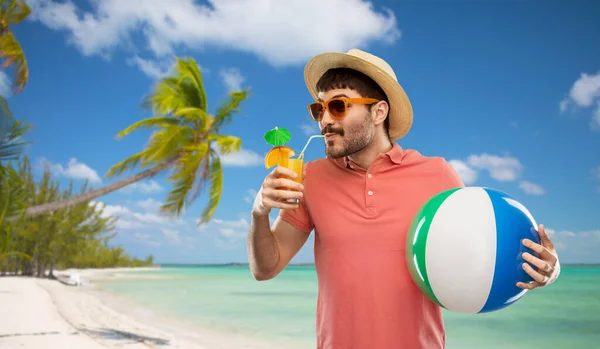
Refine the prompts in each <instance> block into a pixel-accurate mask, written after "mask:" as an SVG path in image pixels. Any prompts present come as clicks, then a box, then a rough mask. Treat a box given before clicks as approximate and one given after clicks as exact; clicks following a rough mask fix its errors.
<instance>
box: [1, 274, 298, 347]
mask: <svg viewBox="0 0 600 349" xmlns="http://www.w3.org/2000/svg"><path fill="white" fill-rule="evenodd" d="M151 270H160V267H158V268H157V267H142V268H108V269H69V270H62V271H56V272H55V275H56V276H59V275H61V276H64V275H66V274H68V273H69V272H71V271H76V272H78V273H79V275H80V276H81V280H82V285H81V286H68V285H65V284H63V283H61V282H60V281H58V280H53V279H39V278H34V277H23V276H3V277H0V307H1V308H2V309H6V311H7V313H12V314H14V316H11V317H10V318H9V317H6V316H5V317H2V319H0V348H17V347H18V348H24V349H41V348H48V347H52V348H55V347H56V348H73V349H79V348H86V349H88V348H89V349H102V348H104V349H106V348H109V349H112V348H115V349H116V348H119V349H141V348H146V349H147V348H155V347H160V348H164V349H170V348H178V349H183V348H189V349H233V348H245V349H259V348H260V349H270V348H281V347H282V346H283V347H286V348H289V343H287V344H285V343H277V342H263V341H260V340H258V339H256V338H252V337H248V336H246V335H242V334H238V333H232V332H222V331H217V330H213V329H209V328H204V327H201V326H199V325H197V324H195V323H193V322H191V321H187V320H185V319H179V318H169V317H167V316H164V315H162V314H156V313H155V312H154V311H153V310H152V309H149V308H147V307H144V306H142V305H140V304H135V302H132V301H131V300H129V299H127V298H125V297H121V296H119V295H116V294H112V293H109V292H107V291H104V290H101V289H98V288H97V287H96V286H95V284H94V283H95V281H97V280H101V279H106V278H109V279H112V278H131V277H132V276H131V275H126V274H127V272H131V271H151ZM121 272H126V273H123V274H121ZM133 277H135V278H138V277H144V278H145V277H150V278H151V277H153V276H152V273H148V274H147V275H143V276H140V275H135V276H133ZM49 342H50V343H51V344H50V343H49Z"/></svg>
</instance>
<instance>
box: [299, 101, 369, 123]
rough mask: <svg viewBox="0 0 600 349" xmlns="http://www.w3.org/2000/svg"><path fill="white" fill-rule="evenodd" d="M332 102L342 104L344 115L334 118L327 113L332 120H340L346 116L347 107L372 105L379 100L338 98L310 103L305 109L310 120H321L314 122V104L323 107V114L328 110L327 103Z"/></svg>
mask: <svg viewBox="0 0 600 349" xmlns="http://www.w3.org/2000/svg"><path fill="white" fill-rule="evenodd" d="M332 101H342V102H344V115H342V116H339V117H336V116H334V115H333V114H332V113H331V112H330V113H329V114H330V115H331V117H332V118H334V119H342V118H344V117H345V116H346V114H347V113H348V105H349V104H373V103H377V102H379V101H380V100H379V99H375V98H342V97H338V98H332V99H330V100H328V101H327V102H320V101H317V102H312V103H310V104H309V105H308V106H307V108H308V114H309V115H310V117H311V119H313V121H315V122H320V121H321V120H316V119H315V118H314V117H313V114H312V111H311V108H310V107H311V106H313V105H315V104H319V105H321V106H322V107H323V114H325V112H326V111H328V110H329V103H331V102H332Z"/></svg>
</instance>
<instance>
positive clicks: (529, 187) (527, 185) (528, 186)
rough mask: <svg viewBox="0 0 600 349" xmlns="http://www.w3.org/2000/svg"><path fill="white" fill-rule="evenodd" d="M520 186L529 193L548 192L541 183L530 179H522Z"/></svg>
mask: <svg viewBox="0 0 600 349" xmlns="http://www.w3.org/2000/svg"><path fill="white" fill-rule="evenodd" d="M519 188H520V189H522V190H523V191H524V192H525V194H528V195H544V194H545V193H546V190H545V189H544V188H542V187H541V186H540V185H538V184H535V183H531V182H528V181H521V182H520V183H519Z"/></svg>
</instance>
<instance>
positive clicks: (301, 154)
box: [298, 135, 325, 159]
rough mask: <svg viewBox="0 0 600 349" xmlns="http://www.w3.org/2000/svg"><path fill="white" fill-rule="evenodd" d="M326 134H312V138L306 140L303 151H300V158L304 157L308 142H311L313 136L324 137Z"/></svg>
mask: <svg viewBox="0 0 600 349" xmlns="http://www.w3.org/2000/svg"><path fill="white" fill-rule="evenodd" d="M323 137H325V136H323V135H314V136H310V138H308V141H306V144H305V145H304V149H302V151H301V152H300V155H298V159H302V158H303V157H304V151H305V150H306V147H308V144H309V143H310V141H312V139H313V138H323Z"/></svg>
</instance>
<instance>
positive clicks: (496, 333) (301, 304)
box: [96, 266, 600, 349]
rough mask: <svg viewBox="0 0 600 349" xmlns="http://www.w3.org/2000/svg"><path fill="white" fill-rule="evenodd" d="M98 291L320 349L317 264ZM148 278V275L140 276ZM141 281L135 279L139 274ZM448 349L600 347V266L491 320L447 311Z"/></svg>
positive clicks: (180, 276)
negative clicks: (263, 275)
mask: <svg viewBox="0 0 600 349" xmlns="http://www.w3.org/2000/svg"><path fill="white" fill-rule="evenodd" d="M132 273H134V274H138V275H139V276H151V277H146V278H144V277H139V276H138V277H137V278H125V279H123V278H118V279H106V280H102V281H98V282H97V284H96V286H97V287H99V288H100V289H101V290H103V291H107V292H109V293H112V294H116V295H118V296H120V297H123V298H125V299H127V300H129V301H131V302H133V303H135V304H137V305H140V306H142V307H145V308H147V309H151V310H152V312H153V313H155V314H159V315H164V316H167V317H171V318H178V319H181V320H184V321H186V322H187V323H192V324H195V325H198V326H201V327H204V328H207V327H210V328H214V329H216V330H222V331H226V332H234V333H239V334H247V335H248V336H251V337H255V338H261V339H266V340H273V341H284V342H287V343H295V344H297V345H298V347H304V348H314V347H315V339H314V337H315V330H314V328H315V325H314V324H315V302H316V296H317V279H316V274H315V269H314V267H313V266H289V267H288V268H287V269H286V270H284V272H283V273H281V274H280V275H279V276H278V277H277V278H276V279H273V280H270V281H266V282H257V281H255V280H254V279H253V278H252V276H251V274H250V271H249V269H248V267H247V266H200V267H196V266H194V267H180V266H177V267H170V266H163V267H162V268H161V269H160V270H157V271H144V272H139V271H138V272H132ZM142 274H143V275H142ZM134 276H135V275H134ZM444 318H445V324H446V330H447V348H448V349H457V348H461V349H465V348H477V349H487V348H493V349H496V348H498V349H499V348H503V349H504V348H511V349H525V348H527V349H529V348H535V347H538V348H545V349H574V348H585V349H588V348H590V349H591V348H600V266H564V267H563V269H562V274H561V277H560V278H559V279H558V280H557V281H556V282H555V283H554V284H552V285H550V286H549V287H546V288H543V289H537V290H534V291H532V292H529V293H528V294H526V295H525V297H524V298H522V299H521V300H519V301H518V302H517V303H515V304H514V305H512V306H511V307H509V308H506V309H503V310H501V311H497V312H493V313H489V314H478V315H469V314H457V313H451V312H449V311H444Z"/></svg>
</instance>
